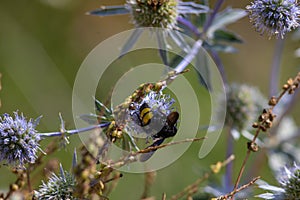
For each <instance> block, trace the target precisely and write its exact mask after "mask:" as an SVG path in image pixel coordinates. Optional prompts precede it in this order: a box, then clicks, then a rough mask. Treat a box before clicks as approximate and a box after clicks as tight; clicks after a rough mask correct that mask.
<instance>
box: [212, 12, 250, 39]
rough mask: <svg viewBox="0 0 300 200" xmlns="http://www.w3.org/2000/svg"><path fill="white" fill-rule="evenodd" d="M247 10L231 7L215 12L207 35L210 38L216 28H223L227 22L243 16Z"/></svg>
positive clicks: (229, 22)
mask: <svg viewBox="0 0 300 200" xmlns="http://www.w3.org/2000/svg"><path fill="white" fill-rule="evenodd" d="M246 15H247V12H246V11H245V10H243V9H233V8H227V9H225V10H224V11H223V12H221V13H219V14H217V16H216V17H215V19H214V21H213V22H212V24H211V26H210V27H209V29H208V31H207V36H208V37H209V38H212V37H213V35H214V32H215V31H216V30H218V29H221V28H224V27H225V26H227V25H228V24H231V23H233V22H236V21H237V20H239V19H241V18H243V17H245V16H246Z"/></svg>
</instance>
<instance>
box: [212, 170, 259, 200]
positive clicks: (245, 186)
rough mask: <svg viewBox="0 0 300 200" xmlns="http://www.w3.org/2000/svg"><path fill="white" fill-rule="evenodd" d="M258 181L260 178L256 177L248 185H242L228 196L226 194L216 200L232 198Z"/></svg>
mask: <svg viewBox="0 0 300 200" xmlns="http://www.w3.org/2000/svg"><path fill="white" fill-rule="evenodd" d="M258 179H260V176H257V177H255V178H254V179H252V180H251V181H250V182H249V183H247V184H245V185H242V186H241V187H239V188H238V189H236V190H234V191H232V192H230V193H229V194H226V195H223V196H220V197H218V198H217V199H216V200H226V199H228V198H229V197H233V195H234V194H236V193H238V192H240V191H242V190H244V189H246V188H248V187H250V186H251V185H253V184H254V183H255V182H256V181H257V180H258Z"/></svg>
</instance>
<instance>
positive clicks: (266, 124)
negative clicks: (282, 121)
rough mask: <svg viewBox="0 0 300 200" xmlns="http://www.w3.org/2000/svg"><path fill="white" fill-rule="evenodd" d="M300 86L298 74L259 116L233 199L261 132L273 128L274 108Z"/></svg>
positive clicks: (254, 125)
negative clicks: (286, 95) (284, 96)
mask: <svg viewBox="0 0 300 200" xmlns="http://www.w3.org/2000/svg"><path fill="white" fill-rule="evenodd" d="M299 84H300V72H298V74H297V76H296V77H295V78H294V79H291V78H290V79H288V80H287V82H286V84H284V85H283V87H282V92H281V93H280V95H279V96H278V97H274V96H272V97H271V98H270V100H269V105H270V108H268V109H264V111H263V113H262V114H261V115H260V116H259V119H258V121H259V122H255V123H254V124H253V127H254V128H256V132H255V135H254V137H253V139H252V141H251V142H248V143H247V145H248V149H247V153H246V156H245V158H244V161H243V163H242V166H241V169H240V172H239V175H238V177H237V180H236V182H235V185H234V190H233V192H234V193H233V195H232V196H231V199H233V198H234V194H235V193H236V192H235V191H236V190H237V189H238V185H239V183H240V180H241V177H242V175H243V173H244V170H245V167H246V163H247V161H248V159H249V156H250V154H251V152H252V151H254V152H255V151H257V150H258V147H257V145H256V143H255V140H256V138H257V137H258V135H259V133H260V131H264V132H265V131H267V130H268V129H269V128H271V126H272V121H273V119H274V118H275V117H276V116H275V115H273V114H272V111H273V109H274V107H275V106H276V105H277V103H278V102H279V101H280V100H281V98H282V97H283V95H285V94H286V93H288V94H293V93H294V92H295V90H296V89H297V88H298V87H299Z"/></svg>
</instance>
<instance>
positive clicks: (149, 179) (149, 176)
mask: <svg viewBox="0 0 300 200" xmlns="http://www.w3.org/2000/svg"><path fill="white" fill-rule="evenodd" d="M155 178H156V171H151V172H146V173H145V184H144V192H143V194H142V196H141V199H146V198H147V197H148V196H149V194H150V188H151V186H152V185H153V183H154V181H155Z"/></svg>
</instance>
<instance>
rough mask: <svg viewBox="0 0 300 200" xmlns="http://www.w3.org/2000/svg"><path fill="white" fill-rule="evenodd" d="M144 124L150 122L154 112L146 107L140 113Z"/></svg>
mask: <svg viewBox="0 0 300 200" xmlns="http://www.w3.org/2000/svg"><path fill="white" fill-rule="evenodd" d="M140 117H141V123H142V126H146V125H148V124H149V123H150V120H151V119H152V117H153V113H152V112H151V109H150V108H144V109H143V110H142V111H141V114H140Z"/></svg>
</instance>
